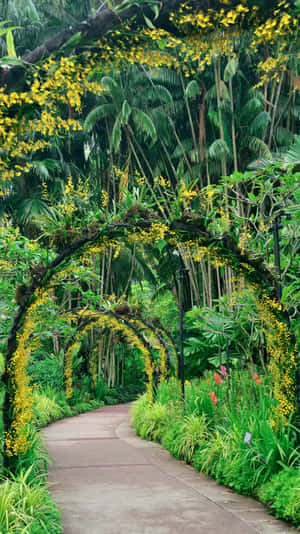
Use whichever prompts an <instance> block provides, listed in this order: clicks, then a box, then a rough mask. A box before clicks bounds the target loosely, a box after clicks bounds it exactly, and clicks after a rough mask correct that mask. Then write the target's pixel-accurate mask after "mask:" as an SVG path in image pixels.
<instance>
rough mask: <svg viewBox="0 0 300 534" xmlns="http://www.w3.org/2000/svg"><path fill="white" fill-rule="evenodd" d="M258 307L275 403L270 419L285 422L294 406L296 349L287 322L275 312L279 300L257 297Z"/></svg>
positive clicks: (275, 421) (278, 307)
mask: <svg viewBox="0 0 300 534" xmlns="http://www.w3.org/2000/svg"><path fill="white" fill-rule="evenodd" d="M257 310H258V315H259V317H260V320H261V322H262V326H263V331H264V333H265V336H266V342H267V348H268V352H269V355H270V363H269V369H270V372H271V375H272V379H273V392H274V397H275V399H276V400H277V403H278V404H277V407H276V409H275V410H274V413H273V416H272V421H271V422H272V425H274V426H277V425H278V423H279V422H280V420H281V419H283V421H284V423H285V424H287V422H288V420H289V417H290V416H291V415H292V414H293V413H294V412H295V410H296V372H297V361H296V349H295V347H293V345H292V343H291V334H290V330H289V328H288V326H287V324H286V323H285V322H284V321H283V319H281V318H280V316H279V315H278V312H279V313H280V312H282V311H283V306H282V304H281V303H280V302H278V301H277V300H275V299H271V298H269V297H267V296H264V297H262V298H261V299H259V300H257Z"/></svg>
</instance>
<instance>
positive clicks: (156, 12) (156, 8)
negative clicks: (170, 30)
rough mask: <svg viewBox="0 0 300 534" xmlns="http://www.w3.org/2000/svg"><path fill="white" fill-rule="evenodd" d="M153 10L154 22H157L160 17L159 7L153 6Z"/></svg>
mask: <svg viewBox="0 0 300 534" xmlns="http://www.w3.org/2000/svg"><path fill="white" fill-rule="evenodd" d="M151 9H152V11H153V13H154V20H156V19H157V18H158V15H159V7H158V5H157V4H153V5H152V6H151Z"/></svg>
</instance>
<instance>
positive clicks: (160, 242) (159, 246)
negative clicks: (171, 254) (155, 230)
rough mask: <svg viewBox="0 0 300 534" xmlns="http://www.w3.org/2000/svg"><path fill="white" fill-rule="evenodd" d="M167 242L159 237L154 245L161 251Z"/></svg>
mask: <svg viewBox="0 0 300 534" xmlns="http://www.w3.org/2000/svg"><path fill="white" fill-rule="evenodd" d="M166 244H167V241H166V240H165V239H161V240H160V241H158V243H156V247H157V248H158V250H159V252H161V251H162V250H163V249H164V248H165V246H166Z"/></svg>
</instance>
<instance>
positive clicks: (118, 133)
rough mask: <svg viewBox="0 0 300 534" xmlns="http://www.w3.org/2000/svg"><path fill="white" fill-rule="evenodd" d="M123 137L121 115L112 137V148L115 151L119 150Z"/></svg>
mask: <svg viewBox="0 0 300 534" xmlns="http://www.w3.org/2000/svg"><path fill="white" fill-rule="evenodd" d="M121 137H122V130H121V124H120V116H118V118H117V119H116V121H115V124H114V127H113V130H112V133H111V138H110V148H111V150H113V151H114V152H117V151H118V150H119V146H120V143H121Z"/></svg>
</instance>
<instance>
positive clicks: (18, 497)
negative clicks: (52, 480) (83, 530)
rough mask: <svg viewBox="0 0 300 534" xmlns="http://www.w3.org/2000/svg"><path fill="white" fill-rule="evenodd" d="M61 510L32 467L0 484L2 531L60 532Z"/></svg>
mask: <svg viewBox="0 0 300 534" xmlns="http://www.w3.org/2000/svg"><path fill="white" fill-rule="evenodd" d="M62 531H63V530H62V526H61V523H60V512H59V511H58V509H57V507H56V505H55V503H54V502H53V501H52V499H51V497H50V494H49V491H48V490H47V488H46V486H45V484H44V481H43V479H41V478H40V477H38V476H34V475H33V471H32V468H31V467H30V468H29V469H27V470H25V471H24V470H21V472H20V473H19V474H18V475H17V476H13V475H11V479H10V480H4V481H3V482H2V484H0V532H1V534H19V533H20V532H24V533H25V532H26V533H27V532H28V533H30V534H44V533H45V534H59V533H61V532H62Z"/></svg>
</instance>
